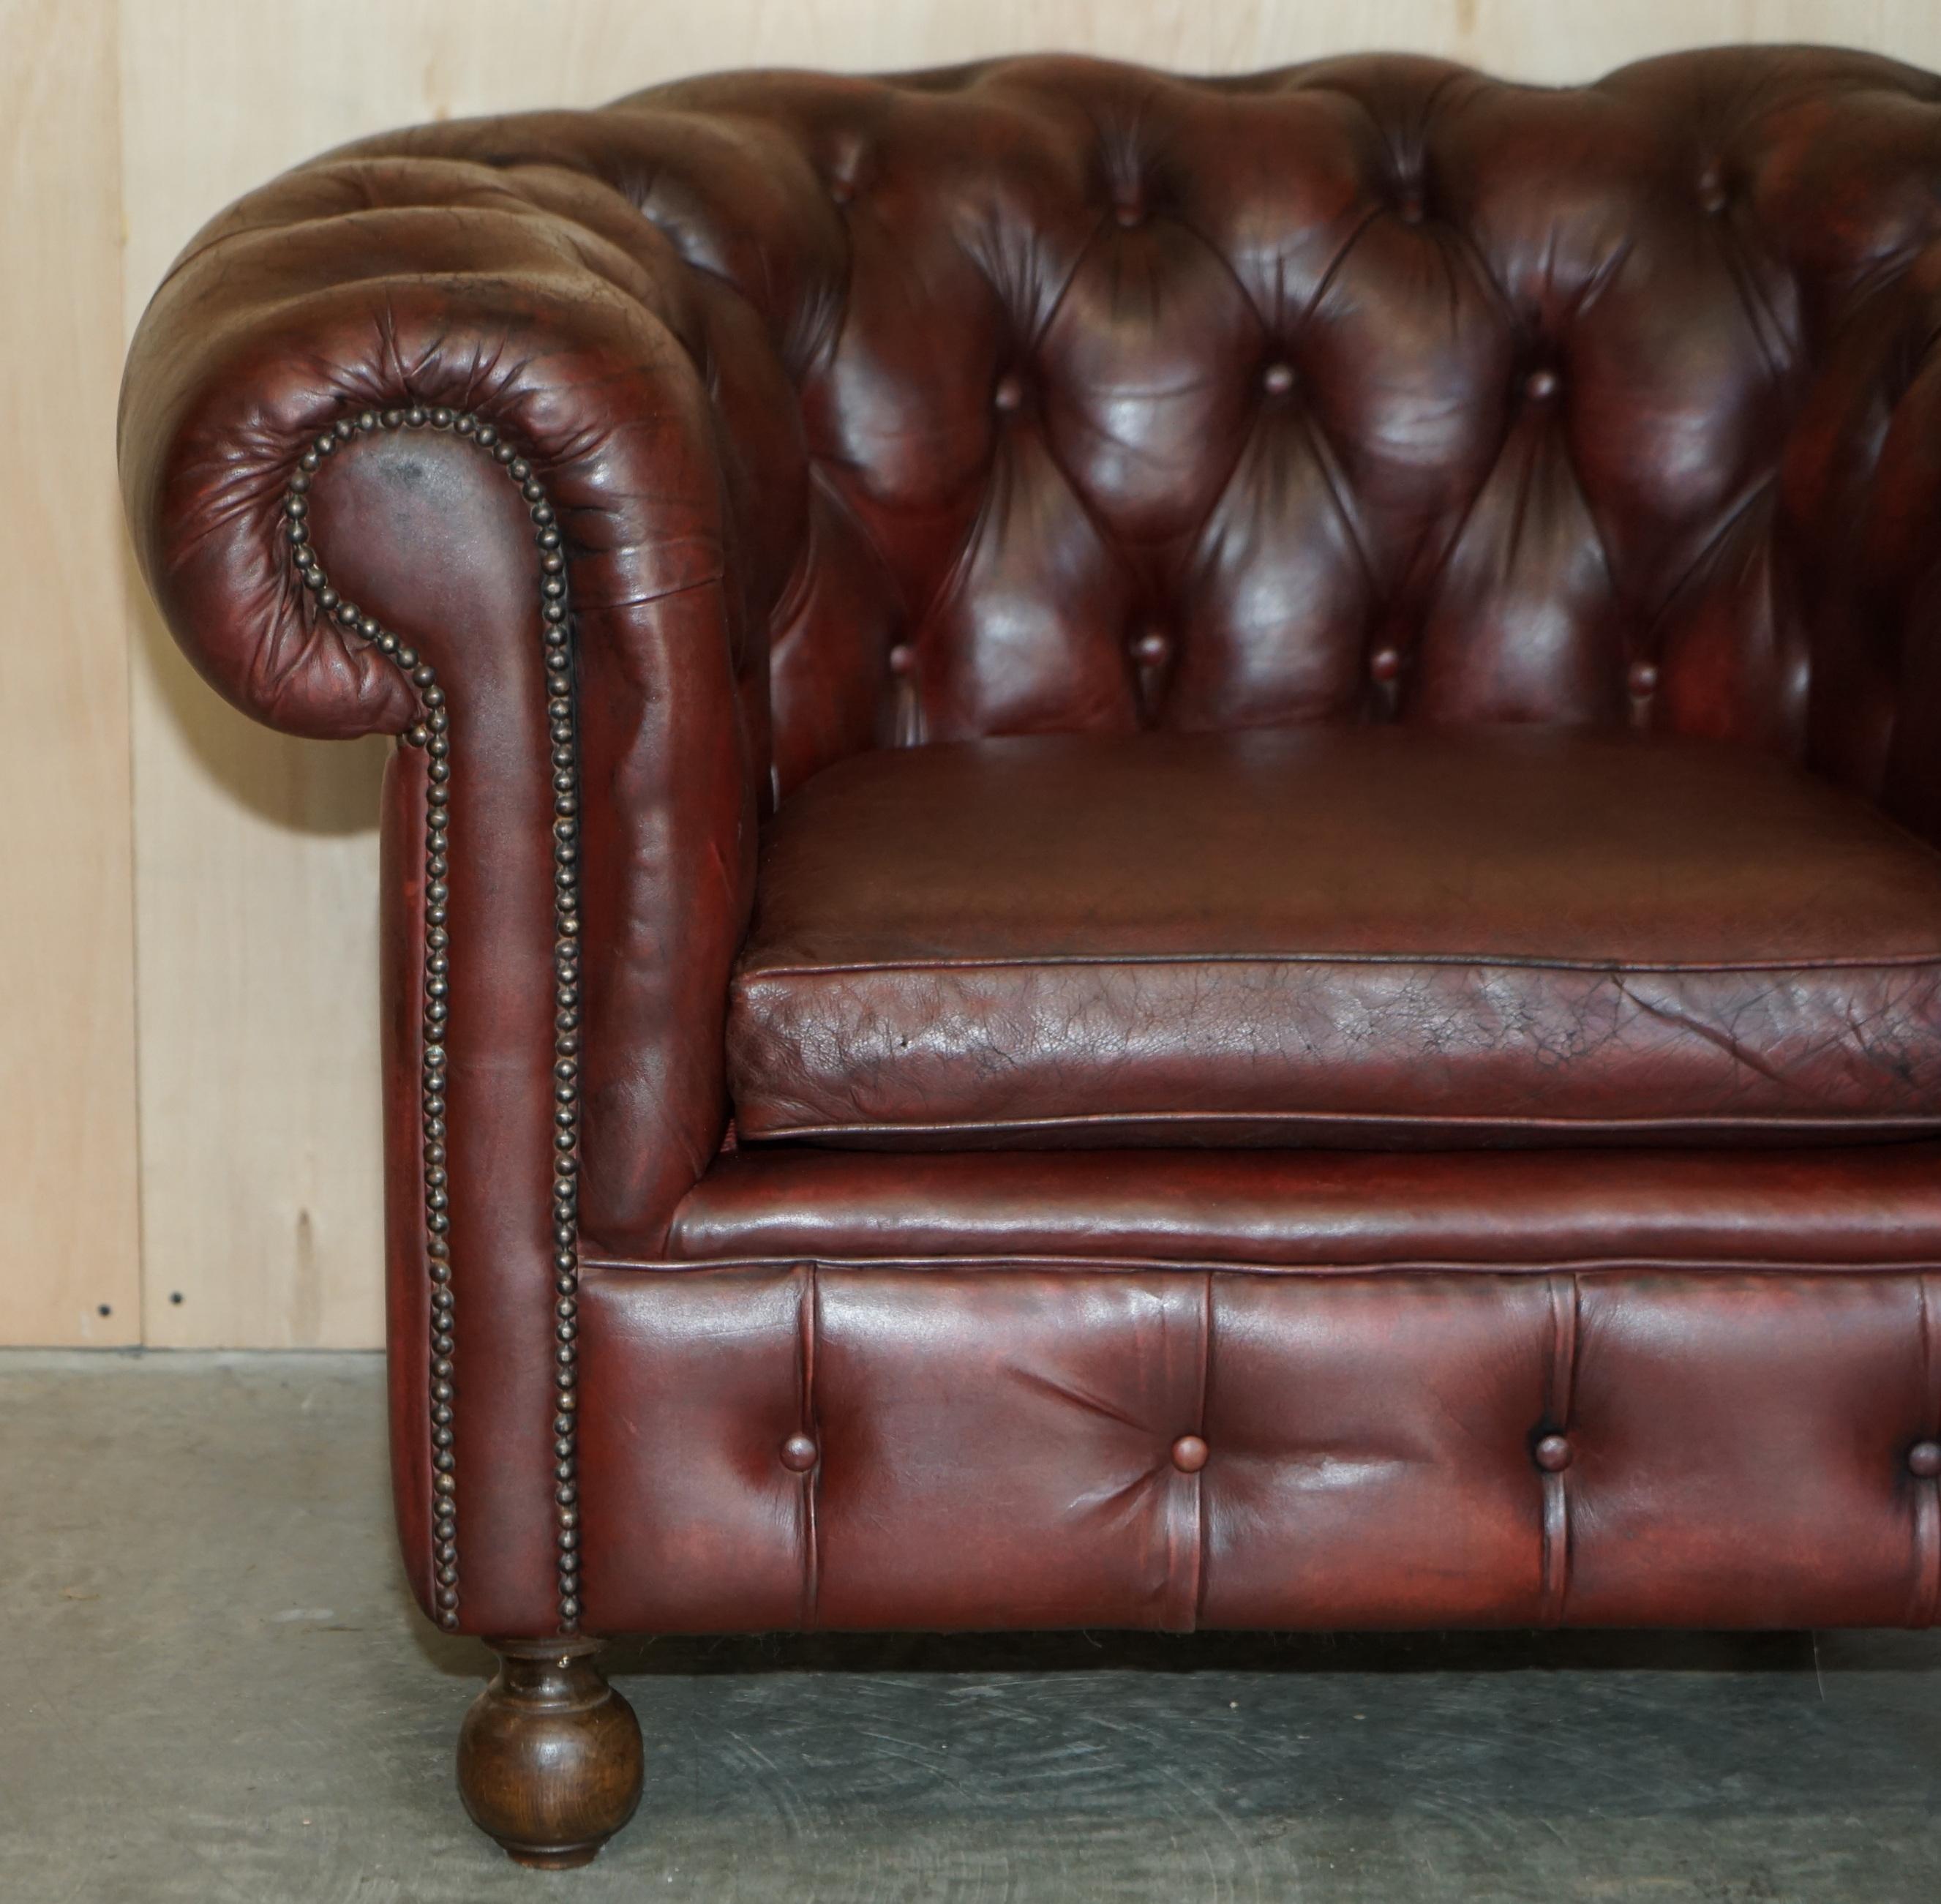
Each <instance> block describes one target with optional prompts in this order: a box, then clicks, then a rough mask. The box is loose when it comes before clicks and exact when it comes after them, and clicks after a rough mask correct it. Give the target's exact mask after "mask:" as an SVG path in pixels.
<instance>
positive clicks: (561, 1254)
mask: <svg viewBox="0 0 1941 1904" xmlns="http://www.w3.org/2000/svg"><path fill="white" fill-rule="evenodd" d="M427 425H429V427H431V428H432V429H433V430H452V431H454V432H456V433H457V435H458V436H461V437H463V439H465V440H466V441H467V442H469V443H471V444H472V445H473V446H474V447H475V448H477V449H478V450H479V451H480V452H482V453H483V454H484V455H488V456H489V457H491V459H492V461H494V462H495V463H497V464H498V465H499V466H500V468H501V469H502V470H504V472H505V473H506V476H507V477H508V478H509V480H510V481H511V482H512V483H513V484H514V485H515V487H516V488H518V491H519V493H520V494H521V496H522V497H524V500H525V502H526V504H527V513H528V514H529V515H530V516H531V518H532V522H533V540H534V541H535V542H536V543H537V544H538V546H539V551H540V578H541V579H540V618H541V624H542V627H543V647H542V655H543V660H544V663H545V666H546V693H547V698H546V720H547V731H548V735H549V739H550V740H551V742H552V746H551V750H550V753H549V760H550V763H551V766H552V790H553V800H552V813H553V822H552V857H553V922H552V923H553V1064H552V1078H553V1105H554V1110H553V1143H552V1241H553V1256H552V1269H553V1293H554V1302H553V1336H554V1347H553V1385H554V1391H555V1392H554V1397H553V1416H552V1453H553V1514H554V1521H555V1550H556V1557H557V1564H558V1605H559V1627H560V1630H561V1632H562V1633H573V1632H576V1631H577V1630H578V1629H579V1612H580V1601H579V1453H578V1428H577V1425H578V1422H579V1346H578V1337H579V936H580V920H579V719H578V715H577V714H576V710H575V708H574V705H573V647H572V632H571V629H572V623H571V620H570V614H569V613H568V610H567V599H566V593H567V590H566V559H565V557H564V554H563V553H561V537H560V533H559V528H558V521H557V518H556V517H555V513H554V511H553V508H552V503H551V502H550V500H549V499H548V497H547V495H546V489H545V487H544V485H543V484H541V482H540V480H539V479H538V478H537V477H536V476H534V475H533V470H532V465H531V464H530V462H529V461H527V459H526V458H524V456H522V455H520V454H519V452H518V451H517V450H516V449H515V448H514V447H513V446H512V445H511V444H510V443H509V442H506V439H505V437H504V436H503V433H501V432H500V430H499V429H498V428H497V426H496V425H494V424H490V423H487V422H485V421H483V420H481V418H478V417H476V416H475V415H472V414H471V413H470V412H465V411H455V410H451V409H446V408H445V407H444V406H442V405H440V406H433V407H429V408H427V407H426V406H425V405H423V404H422V403H413V404H411V405H410V406H408V408H406V407H399V408H395V409H387V410H384V411H382V412H378V411H374V410H363V411H360V412H357V413H356V415H350V416H346V417H343V418H339V419H338V421H337V422H336V423H335V424H332V426H331V427H330V428H329V429H328V430H325V431H324V432H323V433H322V434H321V435H320V436H318V437H317V438H316V440H315V442H313V445H312V446H311V447H310V448H308V449H306V450H305V451H304V452H303V454H302V455H301V456H300V457H299V458H298V461H297V467H296V468H295V470H293V471H292V473H291V475H290V477H289V482H288V484H287V485H286V488H285V490H284V494H283V522H284V531H285V534H286V536H287V537H288V538H289V544H290V559H291V561H292V563H293V564H294V565H295V568H296V571H297V574H298V578H299V580H301V582H302V583H303V585H304V587H305V588H306V589H308V590H309V591H310V594H311V595H312V597H313V599H314V601H315V602H316V610H317V613H318V614H319V617H329V618H332V619H335V620H336V621H337V622H338V624H339V625H340V626H342V627H343V628H344V629H346V630H347V631H348V632H350V633H351V634H353V635H355V636H356V637H357V638H359V639H360V640H362V641H365V642H367V643H368V644H371V646H373V647H376V648H377V649H378V650H379V651H380V652H381V654H384V656H385V657H387V659H388V660H390V662H391V663H393V666H396V668H397V669H399V672H401V673H402V674H403V675H404V676H405V678H406V679H407V680H408V681H409V682H410V683H411V685H412V687H414V688H415V689H416V690H417V700H418V715H417V719H416V720H414V721H413V722H412V724H411V726H410V727H408V729H407V730H405V734H404V736H403V737H402V738H403V739H404V742H405V745H408V746H411V747H417V748H423V749H424V751H425V753H426V756H427V762H426V783H427V784H426V788H425V802H426V805H425V837H424V874H425V886H424V890H425V909H424V917H425V959H424V985H423V1000H422V1016H421V1028H422V1030H423V1040H424V1056H423V1072H422V1075H421V1078H420V1107H419V1108H420V1113H421V1115H422V1116H423V1126H424V1140H423V1146H422V1153H423V1167H424V1208H425V1256H426V1263H427V1265H428V1267H429V1275H430V1280H431V1330H430V1336H431V1339H430V1342H429V1348H430V1351H431V1389H430V1394H431V1419H430V1422H429V1431H430V1437H431V1464H432V1489H433V1508H432V1544H433V1563H434V1564H433V1576H434V1578H435V1579H436V1583H437V1584H436V1600H435V1604H436V1607H437V1609H438V1621H439V1625H441V1626H442V1627H445V1628H446V1629H447V1630H452V1629H454V1628H456V1627H457V1625H458V1624H459V1615H458V1607H459V1584H460V1576H459V1565H458V1501H457V1495H458V1456H457V1449H456V1447H455V1446H454V1440H455V1437H454V1434H453V1432H452V1422H453V1410H452V1403H453V1401H454V1398H455V1397H456V1395H457V1386H456V1383H455V1381H454V1376H455V1375H456V1373H457V1358H456V1349H457V1330H456V1327H455V1326H454V1312H455V1311H456V1309H457V1300H456V1298H455V1296H454V1293H453V1289H452V1263H451V1242H450V1240H449V1238H450V1232H451V1218H450V1216H449V1214H448V1210H449V1208H450V1195H451V1192H450V1178H449V1174H448V1170H447V1168H446V1159H447V1156H448V1152H447V1149H446V1143H445V1140H446V1113H447V1104H446V1094H445V1085H446V1082H447V1071H446V1060H447V1054H448V1051H449V1048H450V1043H451V1039H450V1032H451V1007H450V1003H449V1001H450V996H451V886H450V883H449V879H448V875H449V873H450V871H451V856H450V850H449V849H450V845H451V783H452V764H451V711H450V709H448V707H447V706H446V704H445V690H444V688H443V687H442V686H441V685H440V684H439V678H438V672H437V670H436V669H434V668H433V666H432V665H431V663H429V662H428V661H425V660H420V657H418V655H417V653H416V651H415V650H414V649H412V648H411V647H410V646H408V644H406V643H405V642H403V641H401V640H400V639H399V637H398V636H397V635H395V634H394V633H393V632H391V631H390V629H387V628H384V627H383V626H381V625H380V624H379V623H378V622H377V621H376V620H374V618H373V617H370V616H368V615H365V614H363V613H362V612H361V611H360V610H359V608H358V607H357V605H356V603H354V602H346V601H345V600H344V598H343V597H342V595H341V594H340V593H339V592H338V590H337V589H334V588H332V586H331V585H330V582H329V578H328V577H326V575H325V574H324V571H323V565H322V562H320V561H319V559H318V556H317V553H316V549H315V548H314V547H313V546H312V544H311V542H310V523H309V516H310V505H309V503H308V500H307V491H309V489H310V482H311V479H312V478H313V476H315V474H316V471H317V470H318V469H319V468H320V467H322V462H323V459H324V458H326V457H328V456H330V455H333V454H335V452H336V450H337V448H338V446H339V445H341V444H344V443H349V442H354V441H355V440H356V439H357V438H358V437H359V436H370V435H372V434H374V433H385V432H390V431H392V430H400V429H409V430H421V429H423V428H425V427H426V426H427Z"/></svg>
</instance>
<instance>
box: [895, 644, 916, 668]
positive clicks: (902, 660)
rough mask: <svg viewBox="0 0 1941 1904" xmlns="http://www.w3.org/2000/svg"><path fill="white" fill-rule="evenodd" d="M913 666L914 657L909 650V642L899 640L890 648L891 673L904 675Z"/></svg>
mask: <svg viewBox="0 0 1941 1904" xmlns="http://www.w3.org/2000/svg"><path fill="white" fill-rule="evenodd" d="M915 666H916V657H915V654H912V652H911V651H910V644H909V642H907V641H899V642H898V643H897V644H896V646H895V647H893V648H892V649H891V650H890V672H891V674H893V675H906V674H908V673H909V672H910V670H911V669H913V668H914V667H915Z"/></svg>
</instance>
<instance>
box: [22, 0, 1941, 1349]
mask: <svg viewBox="0 0 1941 1904" xmlns="http://www.w3.org/2000/svg"><path fill="white" fill-rule="evenodd" d="M1733 39H1762V40H1787V39H1800V40H1834V41H1845V42H1847V43H1848V44H1860V45H1866V46H1870V47H1878V48H1879V49H1881V51H1886V52H1889V53H1892V54H1897V55H1898V56H1900V57H1903V58H1905V59H1909V60H1913V61H1915V62H1916V63H1920V64H1924V65H1928V66H1941V5H1938V4H1936V0H707V4H705V5H694V4H692V0H0V127H4V128H5V141H6V144H5V167H6V169H5V176H4V178H0V243H4V251H0V339H4V340H5V346H6V348H5V354H4V365H0V444H4V461H0V497H4V505H3V506H0V602H4V605H5V611H6V613H5V624H6V625H5V630H4V633H0V803H4V804H0V814H4V816H5V826H4V830H0V840H4V846H0V874H4V878H0V1059H4V1063H0V1159H4V1163H0V1342H42V1343H95V1344H101V1345H111V1344H127V1343H132V1342H148V1343H150V1344H154V1345H167V1346H178V1345H180V1346H186V1345H226V1346H236V1347H255V1346H261V1347H276V1348H283V1347H291V1346H308V1345H319V1346H320V1345H363V1344H370V1343H374V1342H377V1341H378V1339H379V1336H380V1321H379V1303H378V1259H379V1237H378V1137H377V1129H378V1091H377V1055H376V1046H377V1036H376V1033H377V1025H376V1018H375V1014H374V1009H373V998H374V986H375V980H374V965H375V960H374V896H373V895H374V878H375V870H376V869H375V860H376V849H375V838H374V819H375V811H376V789H377V782H378V770H379V764H380V761H381V751H380V746H379V744H378V743H375V742H373V743H371V744H369V745H362V746H357V747H349V748H345V747H332V746H328V745H319V744H308V743H304V742H298V741H292V740H286V739H283V738H281V737H280V736H276V735H274V734H271V733H267V732H265V731H264V730H260V729H258V728H255V727H251V726H249V724H247V723H246V722H245V721H243V719H242V718H241V717H240V716H239V715H234V714H232V713H231V712H229V711H228V709H226V708H225V707H224V706H222V705H220V704H219V703H218V702H217V701H216V700H215V698H214V697H213V696H212V695H210V694H209V693H207V692H206V690H204V689H203V687H201V686H200V684H199V683H198V682H197V681H196V680H195V679H194V677H193V676H192V675H191V673H190V672H189V670H188V666H187V664H186V663H184V662H183V661H182V660H181V659H180V657H179V656H178V655H177V654H176V650H175V649H174V648H173V646H172V645H171V644H170V642H169V641H168V638H167V636H166V635H165V634H164V632H162V630H161V629H160V626H159V625H158V624H157V622H156V620H154V617H153V615H152V614H151V611H149V610H148V607H147V605H146V604H145V601H144V600H143V598H142V591H141V589H140V586H139V583H137V582H136V580H134V578H133V574H132V571H131V570H130V566H129V564H128V562H127V559H126V556H125V553H124V543H123V539H122V535H121V526H120V516H119V510H118V501H117V498H116V491H115V478H114V469H113V437H114V431H113V425H114V412H115V388H116V384H117V381H118V375H119V372H120V365H121V353H122V350H123V347H124V343H125V340H126V338H127V333H128V330H129V328H130V326H131V325H132V324H133V321H134V320H135V318H136V317H137V315H138V314H139V312H140V311H141V308H142V305H143V303H144V302H145V300H146V298H147V297H148V292H149V291H150V290H151V288H152V287H153V286H154V283H155V282H156V280H157V279H158V278H159V277H160V275H161V274H162V272H163V271H164V269H165V268H166V267H167V264H168V262H169V260H170V257H171V256H173V254H174V253H175V252H176V249H177V248H178V247H179V246H180V245H182V243H184V242H185V240H187V239H188V237H189V235H190V234H191V232H192V231H194V229H195V228H196V226H197V225H199V224H200V222H201V221H202V220H203V219H204V218H205V217H206V216H208V215H209V214H210V213H212V212H214V211H215V210H217V209H219V207H221V206H222V204H224V203H225V202H226V201H228V199H230V198H231V197H234V196H235V195H236V194H237V193H239V192H240V191H243V190H245V189H246V188H248V187H249V186H250V185H254V184H255V183H256V182H258V181H260V180H261V179H264V177H266V176H268V175H269V174H270V173H273V172H274V171H277V170H279V169H280V168H281V167H284V166H286V165H289V164H292V163H293V162H295V161H297V160H298V159H301V158H304V157H306V156H307V155H309V154H310V153H311V152H316V151H317V150H319V148H322V147H324V146H326V145H333V144H335V143H336V142H338V141H340V140H342V139H348V138H350V137H353V136H356V134H359V133H364V132H367V131H371V130H378V129H379V128H381V127H386V126H389V125H395V124H402V123H405V122H407V121H413V120H418V119H426V118H439V117H444V116H446V115H463V114H468V113H474V112H495V111H503V110H509V109H516V108H518V107H521V106H540V105H546V104H567V103H588V102H592V101H595V100H598V99H602V98H604V97H607V96H610V95H612V94H613V93H616V92H619V91H622V90H628V89H630V88H631V87H635V86H640V85H645V84H649V83H650V82H651V81H654V80H656V79H659V78H666V77H671V76H673V75H677V74H680V73H683V72H695V71H698V70H702V69H707V68H710V67H715V66H733V65H741V64H782V63H787V64H806V65H825V66H845V67H850V68H854V69H870V68H894V67H897V66H919V65H928V64H934V63H939V62H942V61H945V60H958V59H968V58H973V57H977V56H979V55H981V54H988V53H992V52H999V51H1007V50H1018V49H1023V48H1027V47H1071V48H1080V49H1086V50H1090V51H1100V52H1108V53H1115V54H1123V55H1125V56H1127V57H1136V58H1140V59H1145V60H1151V61H1152V62H1154V63H1157V64H1160V65H1164V66H1177V67H1180V68H1182V69H1198V70H1203V71H1210V70H1216V69H1246V68H1248V67H1252V66H1267V65H1272V64H1275V63H1279V62H1282V61H1285V60H1294V59H1299V58H1305V57H1312V56H1314V55H1316V54H1324V53H1328V52H1334V51H1344V50H1353V49H1355V48H1359V47H1373V46H1388V47H1409V48H1414V49H1419V50H1422V51H1432V52H1435V53H1439V54H1447V55H1450V56H1453V57H1457V58H1460V59H1466V60H1471V61H1473V62H1475V63H1477V64H1479V65H1481V66H1488V67H1492V68H1494V69H1496V70H1498V71H1500V72H1505V73H1508V74H1511V75H1515V76H1518V77H1521V78H1532V79H1538V80H1568V79H1573V78H1585V77H1588V76H1591V75H1594V74H1596V73H1598V72H1602V71H1603V70H1605V69H1606V68H1608V67H1610V66H1615V65H1617V64H1619V63H1621V62H1622V61H1624V60H1628V59H1632V58H1636V57H1640V56H1641V55H1643V54H1649V53H1652V52H1656V51H1663V50H1665V49H1667V48H1670V47H1675V46H1681V45H1694V44H1704V43H1707V42H1710V41H1721V40H1733Z"/></svg>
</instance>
